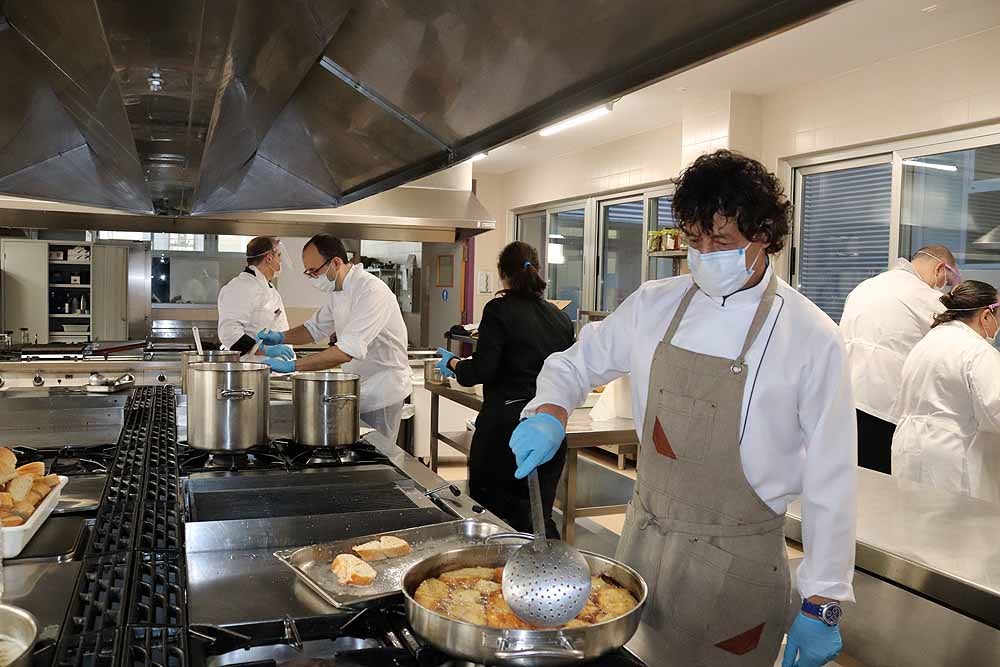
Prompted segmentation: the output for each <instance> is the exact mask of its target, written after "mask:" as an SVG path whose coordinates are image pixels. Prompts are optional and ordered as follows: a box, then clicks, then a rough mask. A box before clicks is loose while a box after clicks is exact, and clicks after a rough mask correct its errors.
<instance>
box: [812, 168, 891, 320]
mask: <svg viewBox="0 0 1000 667" xmlns="http://www.w3.org/2000/svg"><path fill="white" fill-rule="evenodd" d="M891 200H892V165H891V164H876V165H869V166H865V167H853V168H850V169H840V170H837V171H828V172H822V173H817V174H809V175H806V176H804V177H803V184H802V201H801V202H800V203H799V205H800V206H801V230H800V236H801V238H800V240H799V243H798V254H799V261H798V276H797V282H798V289H799V291H800V292H802V293H803V294H805V295H806V296H807V297H808V298H809V299H810V300H812V301H813V303H815V304H816V305H817V306H819V307H820V308H821V309H822V310H823V311H824V312H825V313H826V314H827V315H829V316H830V317H831V318H833V320H834V321H835V322H840V316H841V315H842V314H843V311H844V301H845V300H846V299H847V295H848V294H849V293H850V291H851V290H852V289H854V288H855V287H856V286H857V284H858V283H860V282H861V281H862V280H865V279H867V278H871V277H872V276H874V275H877V274H879V273H881V272H882V271H885V270H886V268H887V267H888V264H889V217H890V208H891V205H892V201H891Z"/></svg>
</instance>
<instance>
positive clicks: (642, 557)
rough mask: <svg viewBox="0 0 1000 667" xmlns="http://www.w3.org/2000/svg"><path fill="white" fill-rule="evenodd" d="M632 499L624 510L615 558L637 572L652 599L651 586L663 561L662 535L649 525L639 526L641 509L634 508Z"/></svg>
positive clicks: (653, 584) (654, 582) (658, 573)
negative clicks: (643, 528)
mask: <svg viewBox="0 0 1000 667" xmlns="http://www.w3.org/2000/svg"><path fill="white" fill-rule="evenodd" d="M634 502H635V501H632V502H631V503H629V505H628V509H627V510H626V511H625V526H624V528H623V530H622V536H621V540H619V542H618V548H617V549H616V550H615V560H620V561H622V562H623V563H625V564H626V565H628V566H629V567H631V568H632V569H633V570H635V571H636V572H638V573H639V576H641V577H642V579H643V581H645V582H646V586H648V587H649V596H650V599H652V596H653V587H654V586H655V585H656V580H657V578H658V577H659V575H660V564H661V563H662V562H663V548H662V547H663V540H664V538H663V536H662V535H660V533H659V532H657V530H656V526H653V525H650V526H648V527H647V528H646V529H645V530H642V529H640V528H639V517H640V516H641V515H642V511H641V510H638V509H636V508H635V506H634V505H633V503H634Z"/></svg>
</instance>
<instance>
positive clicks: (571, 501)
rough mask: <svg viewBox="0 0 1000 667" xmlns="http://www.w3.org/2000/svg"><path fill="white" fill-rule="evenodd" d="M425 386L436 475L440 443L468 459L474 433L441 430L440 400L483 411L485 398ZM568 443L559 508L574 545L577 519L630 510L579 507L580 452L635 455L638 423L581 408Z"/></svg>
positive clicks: (569, 431) (567, 537)
mask: <svg viewBox="0 0 1000 667" xmlns="http://www.w3.org/2000/svg"><path fill="white" fill-rule="evenodd" d="M424 386H425V387H426V388H427V391H429V392H430V394H431V419H430V422H431V437H430V448H431V470H433V471H434V472H437V469H438V442H439V441H441V442H444V443H445V444H447V445H449V446H451V447H454V448H455V449H457V450H459V451H460V452H462V453H463V454H465V455H466V456H468V455H469V449H470V446H471V443H472V433H471V432H470V431H457V432H445V433H442V432H440V431H439V429H438V411H439V409H440V401H441V399H442V398H446V399H448V400H449V401H454V402H455V403H458V404H459V405H463V406H465V407H467V408H469V409H470V410H475V411H476V412H479V411H480V410H482V409H483V399H481V398H479V396H477V395H475V394H470V393H468V392H464V391H459V390H457V389H452V388H450V387H448V386H446V385H435V384H431V383H429V382H426V383H424ZM566 443H567V450H566V469H565V471H564V473H563V480H564V483H565V498H566V502H565V503H563V504H562V506H561V507H559V509H561V510H562V513H563V525H562V535H563V539H564V540H566V541H567V542H570V543H572V542H573V541H574V539H575V537H576V519H577V518H578V517H579V518H584V517H592V516H607V515H610V514H624V513H625V510H626V509H627V508H628V505H626V504H620V505H601V506H594V507H577V504H576V500H577V480H578V464H579V455H580V450H581V449H583V448H585V447H599V446H602V445H624V446H631V447H632V448H633V449H632V452H634V451H637V449H638V446H639V440H638V438H637V437H636V434H635V422H633V421H632V420H631V419H620V418H615V419H607V420H601V421H593V420H591V419H590V410H589V409H581V410H576V411H574V412H573V414H571V415H570V417H569V423H568V424H567V428H566ZM557 506H558V501H557Z"/></svg>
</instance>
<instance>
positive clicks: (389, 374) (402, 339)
mask: <svg viewBox="0 0 1000 667" xmlns="http://www.w3.org/2000/svg"><path fill="white" fill-rule="evenodd" d="M305 327H306V329H308V330H309V333H310V334H311V335H312V337H313V340H315V341H325V340H329V338H330V336H331V335H333V334H336V335H337V347H338V348H340V349H341V350H342V351H343V352H344V353H345V354H349V355H351V357H352V361H349V362H348V363H346V364H344V365H343V366H342V367H341V368H342V370H344V372H346V373H356V374H357V375H360V376H361V397H360V399H359V403H360V410H361V412H362V413H365V412H371V411H373V410H378V409H380V408H384V407H387V406H390V405H395V404H397V403H401V402H402V401H403V399H404V398H406V397H407V396H409V395H410V392H411V391H412V387H413V382H412V379H411V376H410V365H409V362H408V360H407V357H406V341H407V337H406V325H405V324H404V323H403V314H402V313H401V312H400V311H399V304H398V303H397V302H396V295H394V294H393V293H392V290H390V289H389V287H388V286H387V285H386V284H385V283H384V282H382V281H381V280H379V279H378V278H376V277H375V276H373V275H372V274H370V273H368V272H367V271H365V269H364V267H363V266H360V265H354V266H352V267H351V269H350V270H349V271H348V272H347V275H346V276H345V277H344V284H343V289H342V290H341V291H339V292H330V300H329V301H328V302H327V303H326V305H324V306H323V307H322V308H320V309H319V310H318V311H317V312H316V314H315V315H313V316H312V317H311V318H310V319H309V320H308V321H307V322H306V323H305Z"/></svg>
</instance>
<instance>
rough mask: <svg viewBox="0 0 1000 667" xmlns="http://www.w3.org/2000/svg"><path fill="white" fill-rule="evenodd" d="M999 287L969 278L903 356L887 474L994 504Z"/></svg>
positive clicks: (998, 463)
mask: <svg viewBox="0 0 1000 667" xmlns="http://www.w3.org/2000/svg"><path fill="white" fill-rule="evenodd" d="M998 300H1000V299H998V297H997V290H996V288H994V287H993V286H992V285H988V284H987V283H982V282H979V281H978V280H967V281H965V282H963V283H961V284H960V285H958V286H957V287H955V288H954V289H953V290H952V291H951V293H950V294H947V295H945V296H943V297H941V301H942V303H943V304H944V305H945V307H946V308H947V310H945V311H944V312H943V313H941V314H939V315H938V316H937V317H935V324H934V328H933V329H931V332H930V333H929V334H927V335H926V336H925V337H924V339H923V340H922V341H920V342H919V343H917V345H916V347H914V348H913V351H912V352H911V353H910V356H909V357H907V359H906V363H905V364H904V365H903V384H902V387H901V388H900V392H899V398H898V399H897V402H896V410H897V411H898V413H899V425H898V426H897V427H896V434H895V436H893V439H892V474H893V476H898V477H902V478H904V479H909V480H912V481H914V482H920V483H921V484H926V485H928V486H933V487H935V488H938V489H943V490H945V491H952V492H954V493H960V494H962V495H966V496H972V497H974V498H981V499H983V500H988V501H990V502H994V503H1000V352H998V351H997V350H996V348H994V347H993V341H994V339H995V338H996V337H997V332H998V331H1000V322H998V319H997V318H998V317H1000V313H998V312H997V308H998V303H997V302H998Z"/></svg>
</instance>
